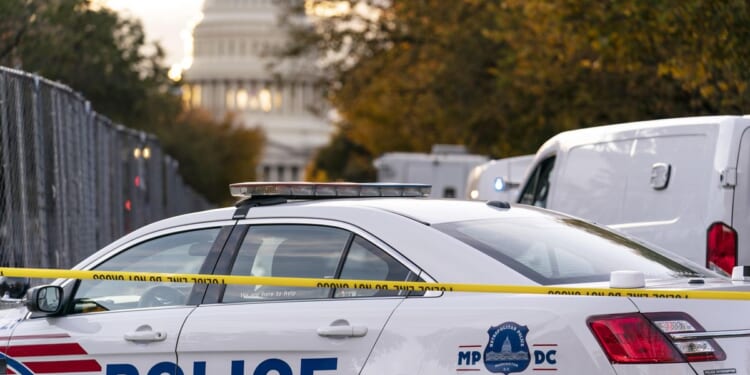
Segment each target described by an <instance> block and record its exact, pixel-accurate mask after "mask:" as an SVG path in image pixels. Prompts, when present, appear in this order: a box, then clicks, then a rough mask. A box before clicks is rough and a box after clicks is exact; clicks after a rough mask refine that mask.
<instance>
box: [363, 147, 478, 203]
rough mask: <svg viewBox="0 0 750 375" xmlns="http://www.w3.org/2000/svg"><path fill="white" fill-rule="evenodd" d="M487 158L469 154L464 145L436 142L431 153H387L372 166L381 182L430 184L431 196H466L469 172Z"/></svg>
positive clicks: (374, 161)
mask: <svg viewBox="0 0 750 375" xmlns="http://www.w3.org/2000/svg"><path fill="white" fill-rule="evenodd" d="M487 159H488V158H487V156H484V155H476V154H469V153H468V152H467V150H466V147H464V146H463V145H444V144H436V145H433V146H432V152H431V153H429V154H426V153H419V152H386V153H385V154H383V155H381V156H380V157H378V158H377V159H375V160H373V166H375V168H376V169H377V171H378V182H400V183H420V184H430V185H432V193H431V195H430V196H431V197H432V198H463V197H464V196H466V191H465V189H466V178H467V176H468V175H469V172H471V170H472V169H473V168H474V167H476V166H477V165H479V164H482V163H485V162H486V161H487Z"/></svg>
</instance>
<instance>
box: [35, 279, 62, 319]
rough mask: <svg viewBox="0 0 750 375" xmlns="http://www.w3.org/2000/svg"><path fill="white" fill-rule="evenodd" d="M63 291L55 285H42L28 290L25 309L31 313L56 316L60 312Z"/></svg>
mask: <svg viewBox="0 0 750 375" xmlns="http://www.w3.org/2000/svg"><path fill="white" fill-rule="evenodd" d="M62 300H63V289H62V287H59V286H57V285H43V286H38V287H35V288H31V289H29V292H28V294H27V295H26V308H28V309H29V311H31V312H42V313H47V314H58V313H59V312H60V311H61V310H62Z"/></svg>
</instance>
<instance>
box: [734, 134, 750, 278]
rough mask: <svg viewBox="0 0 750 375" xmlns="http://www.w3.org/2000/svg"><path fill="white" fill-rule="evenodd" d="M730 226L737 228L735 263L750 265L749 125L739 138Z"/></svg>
mask: <svg viewBox="0 0 750 375" xmlns="http://www.w3.org/2000/svg"><path fill="white" fill-rule="evenodd" d="M732 227H734V228H735V229H736V230H737V232H738V233H737V250H738V251H737V264H740V265H750V238H748V237H750V229H747V228H750V127H749V128H746V129H745V131H744V132H743V133H742V138H741V139H740V152H739V153H738V155H737V186H735V188H734V207H733V210H732Z"/></svg>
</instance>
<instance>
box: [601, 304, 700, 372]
mask: <svg viewBox="0 0 750 375" xmlns="http://www.w3.org/2000/svg"><path fill="white" fill-rule="evenodd" d="M588 323H589V327H591V331H593V332H594V336H596V338H597V340H599V345H601V346H602V349H604V352H605V353H606V354H607V357H609V360H610V361H612V363H675V362H684V361H685V359H684V358H683V357H682V356H681V355H680V353H679V352H678V351H677V349H675V347H674V346H673V345H672V343H671V342H669V340H668V339H667V338H666V337H665V336H664V334H663V333H661V332H660V331H659V330H658V329H657V328H656V327H654V325H653V324H651V322H649V321H648V320H647V319H646V318H645V317H644V316H643V315H641V314H637V313H636V314H622V315H607V316H595V317H591V318H589V319H588Z"/></svg>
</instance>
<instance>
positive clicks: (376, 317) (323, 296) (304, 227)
mask: <svg viewBox="0 0 750 375" xmlns="http://www.w3.org/2000/svg"><path fill="white" fill-rule="evenodd" d="M339 225H340V224H339ZM349 229H351V228H342V227H340V226H335V225H329V224H328V223H320V222H305V223H295V224H253V225H250V226H249V227H248V229H247V234H246V235H245V236H244V239H243V240H242V241H241V243H239V246H238V249H237V251H236V252H235V253H228V252H226V251H225V253H224V254H222V258H225V256H226V257H227V258H230V257H231V258H232V259H233V261H232V262H231V264H230V267H229V268H228V271H227V272H228V273H230V274H232V275H252V276H273V277H313V278H326V279H332V280H331V281H332V282H334V281H335V280H334V279H336V278H346V279H356V278H362V279H375V280H399V281H404V280H415V279H417V278H416V275H418V270H416V269H415V267H413V266H412V265H409V264H408V263H407V262H406V261H405V259H403V258H402V257H400V256H399V255H398V254H395V252H392V251H386V250H383V248H384V246H382V244H381V243H379V242H377V240H375V239H373V238H367V237H366V236H365V235H360V234H356V233H354V232H352V231H351V230H349ZM376 243H378V245H376ZM223 263H224V261H223V260H222V259H220V260H219V265H221V264H223ZM217 272H222V271H221V267H217ZM212 288H213V289H214V292H215V293H214V292H212ZM405 296H406V294H404V293H401V292H393V291H379V290H354V289H330V288H328V289H327V288H294V287H269V286H252V285H251V286H247V285H228V286H219V285H211V286H210V288H209V293H208V294H207V297H206V298H209V299H210V298H215V299H214V300H213V301H206V302H209V303H207V304H204V305H201V306H199V307H198V308H197V309H196V310H195V311H194V312H193V313H192V314H191V315H190V317H189V318H188V319H187V321H186V322H185V327H184V329H183V331H182V333H181V335H180V340H179V343H178V350H177V351H178V358H179V364H180V366H181V367H183V368H192V369H194V372H193V374H194V375H205V374H231V375H244V374H255V375H265V374H274V375H275V374H279V375H298V374H305V375H313V374H318V373H319V372H321V373H334V372H333V371H335V373H336V374H357V373H359V371H360V370H361V368H362V366H363V365H364V363H365V361H366V359H367V357H368V355H369V353H370V351H371V350H372V347H373V346H374V344H375V341H376V340H377V338H378V337H379V334H380V331H381V329H382V328H383V326H384V325H385V323H386V321H387V319H388V318H389V316H390V315H391V313H392V312H393V310H394V309H395V308H396V307H397V306H398V305H399V303H401V302H402V301H403V299H404V297H405ZM326 371H330V372H326Z"/></svg>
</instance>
